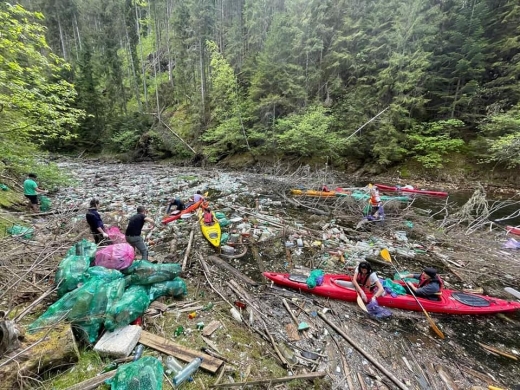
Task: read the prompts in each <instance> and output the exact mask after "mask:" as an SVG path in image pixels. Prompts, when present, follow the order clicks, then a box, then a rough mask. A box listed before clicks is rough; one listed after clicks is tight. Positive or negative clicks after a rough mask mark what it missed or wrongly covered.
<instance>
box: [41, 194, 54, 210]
mask: <svg viewBox="0 0 520 390" xmlns="http://www.w3.org/2000/svg"><path fill="white" fill-rule="evenodd" d="M51 204H52V203H51V200H50V199H49V198H47V197H46V196H43V195H40V211H42V212H45V211H49V210H50V209H51Z"/></svg>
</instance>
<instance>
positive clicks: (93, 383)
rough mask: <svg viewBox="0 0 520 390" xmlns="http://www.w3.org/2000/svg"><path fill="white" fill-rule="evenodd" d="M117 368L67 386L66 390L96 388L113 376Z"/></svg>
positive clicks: (89, 389) (90, 389)
mask: <svg viewBox="0 0 520 390" xmlns="http://www.w3.org/2000/svg"><path fill="white" fill-rule="evenodd" d="M116 372H117V370H112V371H109V372H105V373H103V374H99V375H97V376H95V377H94V378H90V379H87V380H85V381H83V382H80V383H77V384H75V385H74V386H71V387H67V388H66V389H65V390H94V389H97V388H98V387H99V386H101V385H102V384H103V383H104V382H105V381H106V380H107V379H110V378H113V377H114V376H115V375H116Z"/></svg>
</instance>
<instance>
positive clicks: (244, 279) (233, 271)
mask: <svg viewBox="0 0 520 390" xmlns="http://www.w3.org/2000/svg"><path fill="white" fill-rule="evenodd" d="M208 259H209V260H211V262H212V263H214V264H216V265H218V266H219V267H220V268H222V269H224V270H226V271H228V272H230V273H231V274H232V275H233V276H234V277H235V278H236V279H240V280H241V281H242V282H245V283H247V284H249V285H251V286H257V285H258V282H255V281H254V280H253V279H251V278H249V277H247V276H246V275H244V274H243V273H242V272H240V271H239V270H237V269H236V268H235V267H233V266H231V265H229V264H228V263H226V262H225V261H224V260H222V259H220V258H219V257H217V256H208Z"/></svg>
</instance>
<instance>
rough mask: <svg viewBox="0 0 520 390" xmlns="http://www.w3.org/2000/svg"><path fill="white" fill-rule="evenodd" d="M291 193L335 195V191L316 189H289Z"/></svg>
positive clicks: (321, 195)
mask: <svg viewBox="0 0 520 390" xmlns="http://www.w3.org/2000/svg"><path fill="white" fill-rule="evenodd" d="M291 194H293V195H304V196H317V197H329V196H336V191H316V190H296V189H293V190H291Z"/></svg>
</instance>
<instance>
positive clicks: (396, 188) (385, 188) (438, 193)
mask: <svg viewBox="0 0 520 390" xmlns="http://www.w3.org/2000/svg"><path fill="white" fill-rule="evenodd" d="M374 185H375V186H376V187H377V188H378V189H379V190H380V191H394V192H406V193H409V194H422V195H431V196H442V197H447V196H448V193H447V192H444V191H429V190H417V189H413V190H412V189H409V188H402V187H399V186H387V185H384V184H374Z"/></svg>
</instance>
